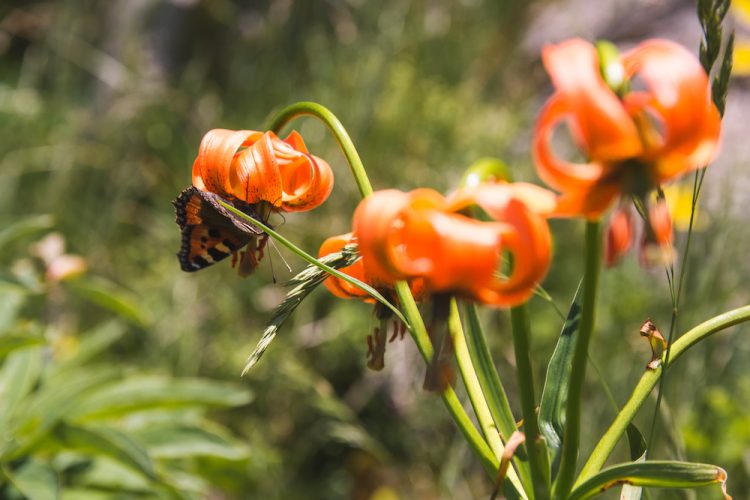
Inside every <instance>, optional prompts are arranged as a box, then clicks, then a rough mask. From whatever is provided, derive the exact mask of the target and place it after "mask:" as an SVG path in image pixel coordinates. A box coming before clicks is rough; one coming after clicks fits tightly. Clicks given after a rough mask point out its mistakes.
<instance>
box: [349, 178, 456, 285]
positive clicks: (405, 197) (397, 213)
mask: <svg viewBox="0 0 750 500" xmlns="http://www.w3.org/2000/svg"><path fill="white" fill-rule="evenodd" d="M415 193H416V194H414V193H411V194H408V193H404V192H401V191H398V190H395V189H387V190H383V191H378V192H376V193H373V194H372V195H370V196H368V197H367V198H365V199H364V200H362V202H360V204H359V206H358V207H357V209H356V210H355V212H354V220H353V223H352V227H353V231H354V234H355V235H356V236H357V239H358V241H359V249H360V250H359V251H360V254H361V255H362V259H363V260H365V262H367V266H368V270H369V271H370V273H372V276H373V278H374V279H375V280H377V281H379V282H382V283H385V284H393V283H394V282H395V281H398V280H403V279H406V278H408V277H409V276H410V275H409V274H405V273H404V271H403V270H401V269H399V268H398V267H396V266H395V265H394V260H399V259H400V257H406V256H405V255H404V256H401V255H399V254H397V253H396V252H397V249H395V248H393V247H392V245H393V244H394V243H395V240H394V238H396V237H397V235H396V236H394V234H393V233H394V231H396V230H398V229H399V226H400V225H402V224H403V221H402V220H401V213H402V212H403V211H404V210H405V209H406V208H408V207H409V206H410V205H411V204H415V205H416V206H425V204H429V201H430V200H431V203H433V204H439V203H440V202H441V200H442V196H440V194H439V193H437V192H436V191H432V190H429V189H421V190H418V191H417V192H415ZM400 260H401V263H402V265H403V266H404V267H409V269H408V270H407V271H409V272H411V273H412V275H413V274H416V273H418V272H419V271H424V269H422V267H421V266H428V265H430V263H429V262H427V261H413V260H412V261H407V259H405V258H401V259H400ZM407 262H408V263H407Z"/></svg>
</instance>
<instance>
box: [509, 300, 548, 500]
mask: <svg viewBox="0 0 750 500" xmlns="http://www.w3.org/2000/svg"><path fill="white" fill-rule="evenodd" d="M510 321H511V326H512V327H513V328H512V329H513V349H514V350H515V355H516V373H517V374H518V377H517V378H518V388H519V392H520V393H521V411H522V412H523V431H524V434H525V435H526V450H527V452H528V454H529V464H530V465H531V484H532V486H533V489H534V498H535V499H536V500H544V499H548V498H549V497H550V491H549V461H548V459H547V456H546V454H547V450H546V448H545V446H544V443H543V442H542V437H541V436H540V434H539V423H538V421H537V415H536V399H535V397H534V375H533V373H534V372H533V369H532V368H531V356H530V351H529V338H530V336H531V328H530V325H529V312H528V309H527V308H526V305H525V304H522V305H520V306H516V307H514V308H512V309H511V310H510Z"/></svg>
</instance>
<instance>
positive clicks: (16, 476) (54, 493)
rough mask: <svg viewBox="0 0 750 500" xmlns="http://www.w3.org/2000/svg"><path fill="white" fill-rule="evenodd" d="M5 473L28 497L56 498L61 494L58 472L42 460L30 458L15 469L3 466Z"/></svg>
mask: <svg viewBox="0 0 750 500" xmlns="http://www.w3.org/2000/svg"><path fill="white" fill-rule="evenodd" d="M3 474H4V475H6V476H7V477H8V479H10V482H11V483H12V484H13V486H14V487H15V488H16V489H17V490H18V491H19V492H21V494H22V495H23V496H24V497H26V498H30V499H33V500H56V499H57V498H58V496H59V494H60V484H59V481H58V480H57V473H56V472H55V470H54V469H53V468H52V467H50V466H49V465H47V464H44V463H42V462H37V461H36V460H33V459H30V460H27V461H26V462H24V463H23V465H21V466H20V467H18V468H17V469H14V470H10V469H9V468H7V467H3Z"/></svg>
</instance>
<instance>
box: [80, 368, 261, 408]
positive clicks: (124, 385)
mask: <svg viewBox="0 0 750 500" xmlns="http://www.w3.org/2000/svg"><path fill="white" fill-rule="evenodd" d="M251 399H252V396H251V393H250V391H249V390H247V389H246V388H245V387H243V386H241V385H237V384H228V383H220V382H213V381H209V380H203V379H187V378H184V379H169V378H163V377H147V376H132V377H129V378H128V379H126V380H121V381H117V382H113V383H110V384H107V385H106V386H103V387H100V388H98V389H97V390H95V391H93V392H92V393H91V394H89V395H88V396H87V397H86V398H84V399H83V400H82V401H81V402H80V404H79V405H77V407H76V408H75V410H74V411H73V412H72V414H71V417H72V418H77V419H101V418H113V417H121V416H123V415H127V414H129V413H132V412H135V411H141V410H149V409H159V408H185V407H204V406H209V407H211V406H213V407H232V406H241V405H244V404H247V403H249V402H250V401H251Z"/></svg>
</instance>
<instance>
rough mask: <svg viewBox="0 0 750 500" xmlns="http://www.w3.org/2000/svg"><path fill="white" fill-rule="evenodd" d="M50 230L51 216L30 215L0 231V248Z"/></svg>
mask: <svg viewBox="0 0 750 500" xmlns="http://www.w3.org/2000/svg"><path fill="white" fill-rule="evenodd" d="M50 228H52V216H50V215H32V216H29V217H24V218H23V219H21V220H19V221H16V222H14V223H12V224H10V225H9V226H6V227H5V228H4V229H3V230H2V231H0V248H3V247H5V246H7V245H8V244H9V243H12V242H13V241H16V240H19V239H21V238H24V237H26V236H30V235H33V234H35V233H39V232H41V231H46V230H47V229H50Z"/></svg>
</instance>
